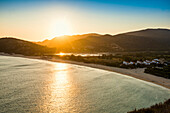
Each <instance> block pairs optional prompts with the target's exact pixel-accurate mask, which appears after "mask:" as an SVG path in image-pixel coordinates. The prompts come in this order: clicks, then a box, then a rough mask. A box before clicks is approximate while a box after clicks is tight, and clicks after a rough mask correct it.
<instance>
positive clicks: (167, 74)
mask: <svg viewBox="0 0 170 113" xmlns="http://www.w3.org/2000/svg"><path fill="white" fill-rule="evenodd" d="M145 73H149V74H153V75H156V76H160V77H164V78H168V79H170V65H167V66H163V67H148V68H146V69H145Z"/></svg>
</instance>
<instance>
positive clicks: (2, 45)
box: [0, 38, 55, 55]
mask: <svg viewBox="0 0 170 113" xmlns="http://www.w3.org/2000/svg"><path fill="white" fill-rule="evenodd" d="M0 52H5V53H9V54H11V53H15V54H23V55H42V54H48V53H54V52H55V50H54V49H50V48H48V47H45V46H41V45H38V44H35V43H32V42H29V41H24V40H20V39H16V38H0Z"/></svg>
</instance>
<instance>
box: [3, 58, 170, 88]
mask: <svg viewBox="0 0 170 113" xmlns="http://www.w3.org/2000/svg"><path fill="white" fill-rule="evenodd" d="M2 56H13V57H23V58H30V59H39V60H46V61H51V62H60V63H69V64H75V65H81V66H87V67H91V68H97V69H102V70H107V71H111V72H116V73H119V74H123V75H126V76H130V77H133V78H136V79H139V80H143V81H147V82H151V83H154V84H157V85H160V86H163V87H165V88H168V89H170V79H166V78H163V77H158V76H155V75H151V74H147V73H144V68H137V69H124V68H118V67H111V66H105V65H100V64H92V63H84V62H76V61H71V60H62V59H56V58H52V59H43V58H41V57H40V56H24V55H2Z"/></svg>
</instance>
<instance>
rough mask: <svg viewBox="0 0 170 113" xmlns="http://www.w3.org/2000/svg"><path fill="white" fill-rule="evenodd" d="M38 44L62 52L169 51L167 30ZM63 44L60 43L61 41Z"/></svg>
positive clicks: (91, 36)
mask: <svg viewBox="0 0 170 113" xmlns="http://www.w3.org/2000/svg"><path fill="white" fill-rule="evenodd" d="M55 39H56V38H53V39H52V40H48V41H46V43H43V42H38V44H40V45H45V46H48V47H55V48H58V50H60V51H64V52H95V51H96V52H115V51H145V50H146V51H158V50H160V51H167V50H168V51H169V50H170V30H169V29H161V28H157V29H151V28H149V29H143V30H138V31H132V32H127V33H121V34H117V35H110V34H105V35H100V34H93V33H90V34H84V35H73V36H66V40H65V39H62V38H61V39H60V38H58V40H55ZM61 40H62V41H63V42H62V41H61Z"/></svg>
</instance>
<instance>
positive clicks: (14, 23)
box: [0, 0, 170, 41]
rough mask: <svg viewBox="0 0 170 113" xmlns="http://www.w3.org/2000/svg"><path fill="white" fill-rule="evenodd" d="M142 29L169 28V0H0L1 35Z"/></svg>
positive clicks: (48, 35) (34, 37) (26, 36)
mask: <svg viewBox="0 0 170 113" xmlns="http://www.w3.org/2000/svg"><path fill="white" fill-rule="evenodd" d="M145 28H168V29H170V0H0V37H4V36H13V37H17V38H21V39H26V40H31V41H38V40H44V39H51V38H54V37H55V36H60V35H71V34H82V33H94V32H95V33H101V34H105V33H109V34H117V33H123V32H127V31H133V30H139V29H145Z"/></svg>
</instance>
